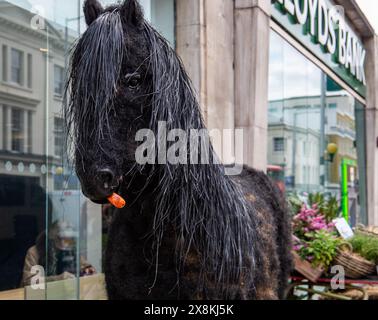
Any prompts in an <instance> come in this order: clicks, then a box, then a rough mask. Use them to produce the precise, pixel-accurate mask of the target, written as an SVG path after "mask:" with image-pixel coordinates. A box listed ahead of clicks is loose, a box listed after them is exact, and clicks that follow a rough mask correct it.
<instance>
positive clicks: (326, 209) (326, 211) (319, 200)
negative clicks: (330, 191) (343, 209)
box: [308, 193, 340, 222]
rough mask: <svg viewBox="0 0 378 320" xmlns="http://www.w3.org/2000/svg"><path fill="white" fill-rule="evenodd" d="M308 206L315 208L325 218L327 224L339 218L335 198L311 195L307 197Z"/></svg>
mask: <svg viewBox="0 0 378 320" xmlns="http://www.w3.org/2000/svg"><path fill="white" fill-rule="evenodd" d="M308 204H309V206H310V207H314V206H315V207H316V208H317V209H318V210H319V212H320V213H321V214H322V215H324V216H325V218H326V220H327V222H331V221H332V220H333V219H335V218H337V217H338V216H339V211H340V210H339V208H340V205H339V202H338V201H337V199H336V197H332V196H330V197H326V196H325V195H324V194H322V193H312V194H309V195H308Z"/></svg>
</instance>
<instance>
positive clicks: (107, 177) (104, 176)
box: [97, 169, 115, 190]
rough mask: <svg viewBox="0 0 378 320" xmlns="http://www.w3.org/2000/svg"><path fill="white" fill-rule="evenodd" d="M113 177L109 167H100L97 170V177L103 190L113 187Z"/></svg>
mask: <svg viewBox="0 0 378 320" xmlns="http://www.w3.org/2000/svg"><path fill="white" fill-rule="evenodd" d="M114 177H115V175H114V173H113V171H111V170H110V169H102V170H99V171H98V172H97V179H98V180H99V182H100V183H101V186H102V187H103V188H104V189H105V190H107V189H111V188H112V187H113V184H114Z"/></svg>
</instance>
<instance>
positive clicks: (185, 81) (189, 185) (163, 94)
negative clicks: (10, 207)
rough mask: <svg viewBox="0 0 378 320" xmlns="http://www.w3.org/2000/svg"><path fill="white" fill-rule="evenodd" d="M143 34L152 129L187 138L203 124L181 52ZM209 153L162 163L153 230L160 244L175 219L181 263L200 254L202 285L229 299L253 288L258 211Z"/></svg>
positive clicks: (148, 29)
mask: <svg viewBox="0 0 378 320" xmlns="http://www.w3.org/2000/svg"><path fill="white" fill-rule="evenodd" d="M144 34H145V37H146V39H147V40H148V43H149V47H150V52H151V58H150V64H151V68H152V70H153V99H152V108H153V113H152V118H151V122H150V126H151V129H152V130H153V131H154V132H157V130H158V123H159V121H166V123H167V130H168V131H169V130H172V129H183V130H184V131H186V133H187V136H188V137H189V135H190V130H191V129H204V128H205V125H204V121H203V119H202V116H201V111H200V107H199V103H198V100H197V98H196V94H195V93H194V91H193V89H192V84H191V81H190V79H189V77H188V75H187V73H186V71H185V69H184V67H183V64H182V62H181V60H180V59H179V57H178V56H177V54H176V53H175V52H174V50H173V49H172V48H171V47H170V45H169V44H168V43H167V41H166V40H165V39H164V38H163V37H162V36H161V35H160V34H159V33H158V32H156V30H155V29H153V28H152V27H151V26H150V25H149V24H148V23H146V24H145V28H144ZM188 150H190V148H188ZM210 153H211V154H210V164H198V165H196V164H188V165H172V164H170V163H167V164H166V165H163V166H159V168H158V170H159V187H158V192H157V195H156V202H157V206H156V215H155V223H154V226H155V230H154V233H155V239H156V240H157V243H156V244H157V248H158V246H159V241H161V239H162V236H163V232H164V226H165V225H167V224H168V223H169V222H173V223H174V224H175V227H176V230H177V247H176V253H177V258H178V261H180V262H181V263H184V262H185V259H186V256H187V254H188V252H189V250H190V249H191V248H193V249H194V250H195V251H196V252H197V253H198V254H199V256H200V270H201V277H200V283H199V285H200V287H201V286H204V285H206V284H205V283H204V282H205V281H206V280H210V281H213V284H214V285H215V289H216V290H219V291H220V292H221V293H222V295H221V296H226V297H230V296H231V295H233V294H234V293H233V291H232V287H234V286H235V285H241V284H244V285H245V287H246V288H248V290H250V289H253V277H254V271H253V270H254V266H255V261H254V248H255V244H254V238H255V237H254V234H255V227H254V220H253V218H252V217H251V215H252V214H254V212H252V213H251V212H250V211H251V208H250V207H249V206H248V205H247V203H246V202H245V200H244V196H243V194H242V192H241V190H240V189H239V188H238V187H237V186H236V185H235V184H234V183H233V181H231V179H230V178H229V177H228V176H226V175H225V171H224V167H223V166H222V165H221V164H219V163H218V161H216V159H215V158H216V155H215V153H214V151H213V148H212V147H211V148H210ZM199 156H200V155H199ZM188 157H190V156H189V155H188ZM212 160H215V161H212ZM209 275H212V276H211V277H213V278H212V279H209ZM234 288H235V287H234Z"/></svg>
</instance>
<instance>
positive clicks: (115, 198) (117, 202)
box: [108, 193, 126, 209]
mask: <svg viewBox="0 0 378 320" xmlns="http://www.w3.org/2000/svg"><path fill="white" fill-rule="evenodd" d="M108 201H109V202H110V203H111V204H112V205H113V206H115V207H116V208H118V209H122V208H123V207H124V206H125V205H126V201H125V200H124V199H123V198H122V197H121V196H120V195H118V194H116V193H113V194H112V195H111V196H110V197H109V198H108Z"/></svg>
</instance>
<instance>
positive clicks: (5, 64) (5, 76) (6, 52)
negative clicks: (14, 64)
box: [2, 45, 8, 81]
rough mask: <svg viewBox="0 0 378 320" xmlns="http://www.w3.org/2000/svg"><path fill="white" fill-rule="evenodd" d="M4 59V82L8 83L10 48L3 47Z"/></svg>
mask: <svg viewBox="0 0 378 320" xmlns="http://www.w3.org/2000/svg"><path fill="white" fill-rule="evenodd" d="M2 58H3V62H2V69H3V75H2V76H3V81H8V72H7V71H8V70H7V68H8V47H7V46H5V45H3V49H2Z"/></svg>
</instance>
